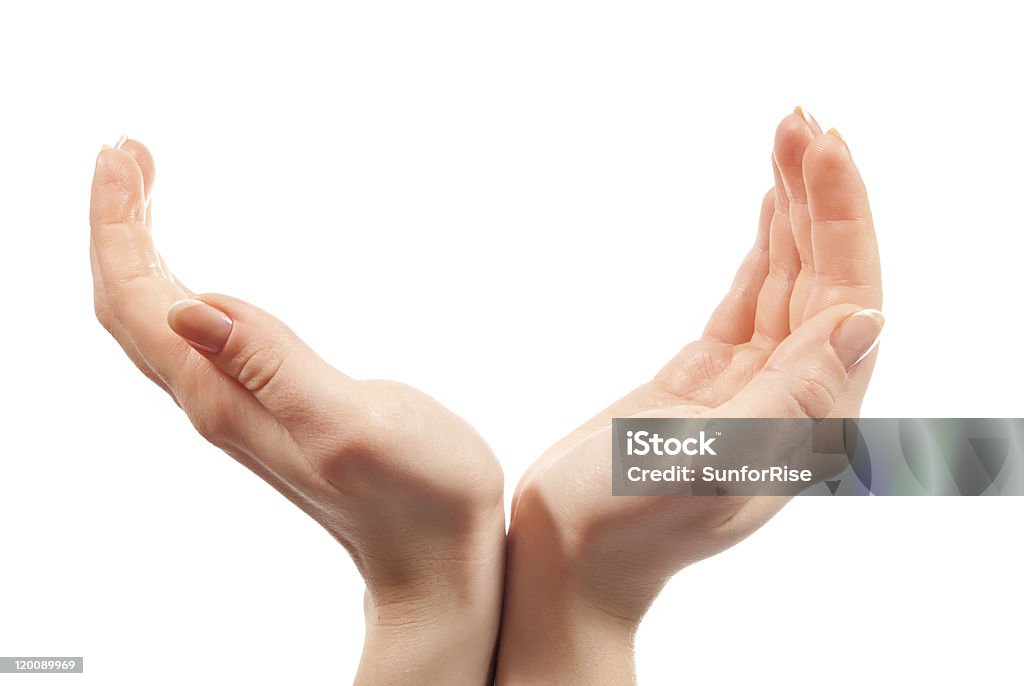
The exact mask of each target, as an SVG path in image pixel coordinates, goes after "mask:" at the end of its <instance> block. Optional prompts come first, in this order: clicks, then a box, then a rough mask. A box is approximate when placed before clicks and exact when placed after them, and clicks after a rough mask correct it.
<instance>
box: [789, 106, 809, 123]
mask: <svg viewBox="0 0 1024 686" xmlns="http://www.w3.org/2000/svg"><path fill="white" fill-rule="evenodd" d="M793 111H794V112H796V113H797V114H799V115H800V116H801V117H803V118H804V121H805V122H807V125H808V126H812V124H811V115H810V114H808V113H807V112H805V111H804V108H803V107H800V105H797V106H796V107H795V108H794V109H793Z"/></svg>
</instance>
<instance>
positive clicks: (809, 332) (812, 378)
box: [715, 305, 885, 419]
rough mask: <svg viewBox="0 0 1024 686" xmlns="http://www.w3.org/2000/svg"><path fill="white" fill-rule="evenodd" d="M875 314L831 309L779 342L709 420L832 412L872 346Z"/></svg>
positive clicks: (878, 325)
mask: <svg viewBox="0 0 1024 686" xmlns="http://www.w3.org/2000/svg"><path fill="white" fill-rule="evenodd" d="M884 323H885V317H883V316H882V313H881V312H879V311H878V310H872V309H859V308H858V307H857V306H856V305H836V306H833V307H830V308H829V309H827V310H824V311H823V312H820V313H818V314H817V315H815V316H814V317H812V318H811V319H809V320H807V321H806V322H804V323H803V324H801V325H800V327H799V328H797V330H796V331H794V332H793V333H792V334H790V335H789V337H788V338H787V339H786V340H785V341H783V342H782V343H781V344H780V345H779V347H778V348H776V349H775V352H773V353H772V356H771V357H770V358H768V362H766V363H765V366H764V368H763V369H761V371H759V372H758V373H757V374H756V375H755V376H754V378H753V379H751V380H750V382H749V383H748V384H747V385H746V386H745V387H744V388H743V390H741V391H740V392H739V393H737V394H736V395H735V396H734V397H733V399H732V400H731V401H729V402H728V403H726V404H724V405H722V406H721V407H719V408H718V410H716V411H715V414H720V415H721V416H730V417H804V418H811V419H821V418H824V417H827V416H829V415H830V414H831V413H832V412H833V411H834V410H835V408H836V401H837V400H838V399H839V397H840V394H841V393H842V392H843V390H844V388H845V387H846V382H847V376H848V375H849V374H850V373H851V372H852V371H853V370H854V369H855V368H856V367H857V365H858V364H860V362H861V360H863V359H864V358H865V357H867V356H868V354H870V353H871V352H872V350H873V349H874V347H875V344H876V343H877V342H878V337H879V335H880V334H881V332H882V325H883V324H884Z"/></svg>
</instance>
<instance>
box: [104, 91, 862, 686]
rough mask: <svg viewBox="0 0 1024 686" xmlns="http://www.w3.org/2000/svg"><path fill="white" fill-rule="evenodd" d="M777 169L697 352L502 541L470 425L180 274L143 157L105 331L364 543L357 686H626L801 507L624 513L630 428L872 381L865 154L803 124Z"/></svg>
mask: <svg viewBox="0 0 1024 686" xmlns="http://www.w3.org/2000/svg"><path fill="white" fill-rule="evenodd" d="M772 167H773V173H774V175H775V185H774V187H773V188H772V190H770V191H769V192H768V194H767V195H766V196H765V198H764V202H763V205H762V210H761V217H760V224H759V229H758V233H757V238H756V241H755V244H754V246H753V248H752V249H751V251H750V252H749V254H748V255H747V256H746V258H745V259H744V261H743V263H742V265H741V267H740V269H739V271H738V273H737V275H736V278H735V280H734V283H733V285H732V288H731V289H730V291H729V293H728V294H727V295H726V296H725V298H724V300H723V301H722V303H721V305H720V306H719V307H718V308H717V309H716V311H715V312H714V314H713V315H712V317H711V319H710V321H709V322H708V325H707V328H706V329H705V332H704V334H703V336H702V337H701V339H700V340H698V341H695V342H693V343H691V344H689V345H687V346H686V347H685V348H683V350H682V351H681V352H680V353H679V354H678V355H677V356H676V357H675V358H674V359H672V360H671V361H670V362H669V363H668V364H667V365H666V366H665V367H664V368H663V369H662V370H661V371H660V372H658V374H657V375H656V376H655V377H654V379H652V380H651V381H649V382H647V383H645V384H643V385H641V386H640V387H638V388H637V389H636V390H634V391H633V392H631V393H629V394H628V395H627V396H625V397H624V398H622V399H620V400H619V401H617V402H616V403H614V404H612V405H611V406H610V407H608V408H607V409H606V410H604V411H602V412H601V413H599V414H598V415H597V416H595V417H594V418H593V419H591V420H590V421H588V422H587V423H585V424H584V425H583V426H581V427H579V428H577V429H576V430H575V431H573V432H571V433H570V434H569V435H568V436H567V437H566V438H565V439H563V440H562V441H560V442H559V443H558V444H556V445H555V446H553V447H552V448H551V449H550V450H549V451H547V452H546V453H545V454H544V455H543V456H542V457H541V458H540V459H539V460H538V461H537V462H536V463H534V464H533V465H532V466H531V467H530V468H529V470H528V471H527V472H526V474H525V475H524V476H523V478H522V480H521V481H520V483H519V485H518V488H517V489H516V493H515V496H514V498H513V501H512V517H511V523H510V526H509V530H508V533H507V536H506V531H505V524H504V506H503V477H502V471H501V468H500V466H499V464H498V462H497V460H496V459H495V457H494V455H493V454H492V452H491V450H490V449H489V448H488V446H487V444H486V443H485V442H484V440H483V439H482V438H481V437H480V436H479V435H478V434H477V433H476V432H475V431H474V430H473V429H472V427H470V426H469V425H468V424H466V423H465V422H464V421H463V420H461V419H460V418H458V417H457V416H455V415H454V414H452V413H451V412H449V411H448V410H446V409H445V408H444V407H442V406H441V405H440V404H438V403H437V402H435V401H434V400H432V399H431V398H429V397H428V396H426V395H425V394H423V393H421V392H419V391H417V390H415V389H413V388H410V387H408V386H405V385H403V384H400V383H395V382H390V381H363V380H355V379H352V378H349V377H348V376H346V375H345V374H343V373H341V372H340V371H338V370H336V369H334V368H333V367H331V366H330V365H329V364H327V363H326V362H325V361H324V360H323V359H321V358H320V357H319V356H317V354H316V353H315V352H313V350H311V349H310V348H309V347H308V346H306V345H305V344H304V343H303V342H302V341H301V340H300V339H298V338H297V337H296V336H295V335H294V334H293V333H292V332H291V331H290V330H289V329H288V328H287V327H286V326H285V325H284V324H282V323H281V322H280V321H278V320H277V319H275V318H274V317H272V316H271V315H269V314H268V313H266V312H264V311H262V310H260V309H258V308H256V307H254V306H252V305H250V304H247V303H245V302H242V301H240V300H237V299H235V298H230V297H228V296H224V295H211V294H203V295H196V294H195V293H193V292H192V291H191V290H189V289H188V288H187V287H186V286H185V285H183V284H182V283H181V282H179V281H178V280H177V279H176V278H175V277H174V275H173V274H172V273H171V271H170V270H169V269H168V267H167V265H166V264H165V263H164V260H163V259H162V258H161V256H160V254H159V253H158V252H157V250H156V248H155V246H154V243H153V239H152V234H151V232H150V228H151V203H150V198H151V192H152V187H153V178H154V165H153V160H152V157H151V155H150V153H149V151H148V150H147V149H146V148H145V147H144V146H143V145H142V144H141V143H138V142H136V141H132V140H122V142H121V143H120V144H119V145H117V146H115V147H114V148H105V149H104V150H103V151H101V153H100V155H99V157H98V159H97V163H96V172H95V177H94V180H93V191H92V206H91V213H90V214H91V216H90V221H91V225H92V240H91V249H90V252H91V258H92V268H93V278H94V284H95V304H96V314H97V317H98V319H99V320H100V322H101V323H102V324H103V325H104V327H105V328H106V329H107V330H108V331H109V332H110V333H111V334H112V335H113V336H114V338H115V339H117V341H118V343H120V345H121V347H122V348H123V349H124V351H125V352H126V353H127V355H128V356H129V357H130V358H131V359H132V361H133V362H134V363H135V364H136V366H137V367H138V368H139V369H140V370H141V371H142V372H143V373H144V374H146V376H148V377H149V378H150V379H151V380H152V381H153V382H154V383H156V384H157V385H159V386H160V387H162V388H163V389H164V390H166V391H167V392H168V393H169V394H170V395H171V397H172V398H173V399H174V400H175V402H176V403H177V404H178V405H179V406H180V407H181V408H182V410H184V411H185V413H186V414H187V415H188V417H189V418H190V420H191V421H192V423H193V424H194V425H195V427H196V429H197V430H198V431H199V433H200V434H202V435H203V436H204V437H205V438H206V439H207V440H209V441H210V442H211V443H213V444H214V445H217V446H218V447H220V448H222V449H223V450H224V451H225V452H227V453H228V454H230V455H231V456H232V457H234V458H235V459H236V460H238V461H239V462H241V463H242V464H244V465H245V466H246V467H248V468H249V469H251V470H252V471H254V472H255V473H257V474H258V475H259V476H261V477H262V478H263V479H264V480H266V481H267V482H268V483H269V484H271V485H272V486H274V488H276V489H277V490H278V491H280V492H281V493H282V494H283V495H284V496H285V497H287V498H288V499H290V500H291V501H292V502H294V503H295V504H296V505H297V506H299V507H300V508H302V509H303V510H304V511H305V512H307V513H308V514H309V515H310V516H311V517H313V518H314V519H315V520H316V521H317V522H319V523H320V524H321V525H323V526H324V527H325V528H326V529H327V530H328V531H329V532H330V533H331V534H332V535H333V536H334V537H335V538H336V539H337V540H338V541H339V542H340V543H341V544H342V545H343V546H344V547H345V548H346V549H347V550H348V552H349V553H350V555H351V556H352V559H353V560H354V561H355V564H356V566H357V567H358V569H359V571H360V572H361V574H362V576H363V578H364V579H365V581H366V601H365V619H366V643H365V646H364V651H363V658H362V660H361V662H360V666H359V671H358V674H357V677H356V682H357V683H365V684H384V683H386V684H422V683H444V684H482V683H488V679H489V678H490V677H491V675H493V674H494V673H495V672H494V670H495V669H496V675H497V679H498V682H499V683H503V684H534V683H537V684H541V683H558V684H574V683H581V684H583V683H586V684H600V683H608V684H621V683H631V681H632V679H633V676H632V675H633V663H632V639H633V634H634V632H635V630H636V627H637V625H638V623H639V621H640V619H641V618H642V617H643V614H644V612H645V611H646V609H647V607H648V606H649V605H650V603H651V602H652V601H653V600H654V598H655V597H656V596H657V594H658V592H659V591H660V589H661V588H662V586H663V585H664V583H665V582H666V581H667V580H668V579H669V578H671V576H672V575H673V574H675V573H676V572H677V571H679V570H680V569H682V568H683V567H685V566H686V565H688V564H691V563H693V562H695V561H698V560H700V559H703V558H705V557H708V556H710V555H713V554H715V553H717V552H719V551H721V550H723V549H725V548H727V547H729V546H731V545H733V544H734V543H736V542H737V541H739V540H741V539H742V538H744V537H745V536H747V535H748V534H749V533H751V532H752V531H754V530H755V529H757V528H758V527H760V526H761V525H762V524H763V523H764V522H765V521H767V520H768V519H769V518H770V517H771V516H772V515H773V514H774V513H775V512H777V511H778V510H779V508H781V507H782V506H783V505H784V504H785V502H786V499H785V498H781V497H753V498H745V497H724V496H723V497H704V498H700V497H699V498H671V497H669V498H656V497H635V498H629V497H612V496H611V471H610V469H611V459H610V447H611V437H610V424H611V421H610V420H611V418H612V417H628V416H664V417H812V418H818V417H827V416H838V417H852V416H856V415H857V414H858V412H859V408H860V402H861V399H862V397H863V395H864V391H865V389H866V387H867V384H868V381H869V379H870V376H871V371H872V369H873V366H874V354H873V353H871V352H870V351H871V350H872V347H873V344H874V343H875V342H876V340H877V338H878V335H879V333H880V331H881V327H882V318H881V314H880V313H878V312H877V308H879V307H880V306H881V298H882V291H881V276H880V270H879V260H878V251H877V244H876V241H875V236H874V230H873V227H872V222H871V214H870V209H869V206H868V200H867V194H866V191H865V189H864V185H863V183H862V181H861V179H860V175H859V174H858V172H857V169H856V167H855V166H854V164H853V161H852V158H851V156H850V152H849V149H848V147H847V145H846V144H845V142H844V141H843V140H842V139H841V138H840V137H839V135H838V134H837V133H835V132H834V130H833V131H830V132H828V133H823V132H822V130H821V128H820V127H819V126H818V124H817V123H816V122H815V121H814V119H813V118H811V117H809V116H807V115H805V114H804V113H803V112H802V111H801V110H800V109H799V108H798V109H797V111H796V112H794V113H793V114H791V115H789V116H787V117H786V118H784V119H783V120H782V122H781V123H780V124H779V127H778V129H777V132H776V137H775V144H774V150H773V155H772ZM581 475H583V476H581ZM506 558H507V559H506ZM499 628H500V641H499V638H498V637H499ZM496 644H497V645H496ZM495 657H496V658H497V662H496V663H495V661H494V660H495ZM495 664H496V668H495Z"/></svg>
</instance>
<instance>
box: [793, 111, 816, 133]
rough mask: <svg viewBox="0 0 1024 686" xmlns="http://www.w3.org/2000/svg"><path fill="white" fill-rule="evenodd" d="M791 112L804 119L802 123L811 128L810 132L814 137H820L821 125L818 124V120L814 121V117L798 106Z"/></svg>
mask: <svg viewBox="0 0 1024 686" xmlns="http://www.w3.org/2000/svg"><path fill="white" fill-rule="evenodd" d="M793 111H794V112H796V113H797V114H799V115H800V116H801V117H803V118H804V121H805V122H807V125H808V126H809V127H811V131H813V132H814V135H815V136H820V135H821V133H822V131H821V125H820V124H818V120H817V119H815V118H814V116H813V115H812V114H811V113H810V112H808V111H807V110H805V109H804V108H803V107H801V106H800V105H797V106H796V109H794V110H793Z"/></svg>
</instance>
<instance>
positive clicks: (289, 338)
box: [167, 294, 357, 435]
mask: <svg viewBox="0 0 1024 686" xmlns="http://www.w3.org/2000/svg"><path fill="white" fill-rule="evenodd" d="M167 323H168V324H169V326H170V328H171V329H172V330H173V331H174V332H175V333H176V334H177V335H179V336H181V338H182V339H183V340H185V341H187V342H188V344H189V345H191V346H192V347H193V348H194V349H195V350H197V351H199V352H200V353H201V354H202V355H203V356H205V357H206V358H207V359H208V360H210V361H211V362H212V363H213V364H214V365H215V366H216V367H217V368H218V369H220V370H221V372H223V373H224V374H226V375H227V376H228V377H230V378H231V379H234V380H235V381H237V382H238V383H239V384H241V386H242V387H243V388H245V389H246V390H247V391H249V392H250V393H251V394H252V395H253V396H254V397H255V398H256V399H257V400H258V401H259V402H260V404H261V405H263V407H265V408H266V409H267V410H268V411H269V412H270V414H271V415H272V416H274V417H275V418H276V419H277V420H278V421H279V422H281V423H282V424H283V425H284V426H285V427H286V428H288V430H289V431H291V432H292V433H295V434H298V435H306V434H310V433H315V432H316V430H317V429H318V428H322V426H318V422H319V418H320V416H321V413H320V412H318V411H316V408H318V407H325V406H327V407H331V408H332V412H333V413H334V415H333V419H334V420H337V421H339V422H340V423H342V424H346V423H348V422H346V416H345V415H346V410H345V408H346V407H348V408H350V411H351V414H352V416H353V417H354V416H355V412H356V410H357V408H356V405H355V401H354V394H353V392H352V388H353V384H354V382H353V381H352V380H351V379H350V378H349V377H347V376H345V375H344V374H342V373H341V372H339V371H337V370H336V369H334V368H333V367H331V366H330V365H328V364H327V363H326V362H324V360H323V359H321V358H320V356H319V355H317V354H316V353H315V352H314V351H313V350H312V349H311V348H310V347H309V346H307V345H306V344H305V343H304V342H303V341H302V340H301V339H300V338H299V337H298V336H296V335H295V334H294V333H293V332H292V331H291V330H290V329H289V328H288V327H287V326H285V325H284V324H283V323H282V322H281V321H279V320H278V319H276V318H275V317H273V316H272V315H270V314H268V313H267V312H264V311H263V310H261V309H259V308H257V307H255V306H253V305H250V304H248V303H246V302H243V301H241V300H238V299H237V298H231V297H228V296H226V295H213V294H204V295H199V296H197V297H196V298H190V299H185V300H182V301H180V302H178V303H175V304H174V305H173V307H171V308H170V309H169V311H168V313H167ZM321 389H323V390H321ZM323 393H330V394H332V395H331V397H330V398H326V397H320V396H319V395H317V394H323Z"/></svg>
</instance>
